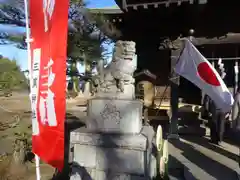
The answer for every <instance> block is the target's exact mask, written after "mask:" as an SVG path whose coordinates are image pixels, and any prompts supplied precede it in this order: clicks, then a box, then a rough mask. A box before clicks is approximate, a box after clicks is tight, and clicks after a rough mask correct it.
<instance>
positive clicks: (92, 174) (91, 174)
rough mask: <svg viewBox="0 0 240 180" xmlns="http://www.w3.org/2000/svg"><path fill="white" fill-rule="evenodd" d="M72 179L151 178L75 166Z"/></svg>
mask: <svg viewBox="0 0 240 180" xmlns="http://www.w3.org/2000/svg"><path fill="white" fill-rule="evenodd" d="M72 169H73V171H72V173H71V175H70V180H149V178H147V177H144V176H137V175H131V174H127V173H116V172H112V171H111V172H110V171H101V170H96V169H86V168H82V167H80V168H79V167H73V168H72Z"/></svg>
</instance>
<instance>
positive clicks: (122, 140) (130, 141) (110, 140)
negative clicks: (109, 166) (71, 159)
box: [70, 127, 148, 151]
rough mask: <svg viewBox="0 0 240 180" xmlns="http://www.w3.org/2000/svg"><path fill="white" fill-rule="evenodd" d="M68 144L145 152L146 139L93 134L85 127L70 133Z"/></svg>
mask: <svg viewBox="0 0 240 180" xmlns="http://www.w3.org/2000/svg"><path fill="white" fill-rule="evenodd" d="M143 129H145V128H143ZM70 142H71V144H80V145H89V146H100V147H107V148H124V149H134V150H140V151H145V150H146V149H147V147H148V144H147V137H146V135H145V134H138V135H134V134H104V133H94V132H92V131H90V130H89V129H87V128H85V127H82V128H79V129H77V130H75V131H73V132H71V136H70Z"/></svg>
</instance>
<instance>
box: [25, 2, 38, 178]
mask: <svg viewBox="0 0 240 180" xmlns="http://www.w3.org/2000/svg"><path fill="white" fill-rule="evenodd" d="M24 6H25V22H26V43H27V53H28V54H27V57H28V76H29V77H28V78H29V85H30V94H29V97H30V100H31V87H32V86H31V85H32V58H31V49H30V42H31V41H32V39H30V30H29V19H28V17H29V14H28V0H24ZM35 163H36V180H40V179H41V174H40V167H39V165H40V159H39V157H38V156H37V155H36V154H35Z"/></svg>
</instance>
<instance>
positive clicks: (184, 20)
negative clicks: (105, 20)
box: [91, 0, 240, 134]
mask: <svg viewBox="0 0 240 180" xmlns="http://www.w3.org/2000/svg"><path fill="white" fill-rule="evenodd" d="M115 1H116V4H117V5H118V6H114V7H106V8H99V9H91V11H92V12H94V13H103V14H105V15H106V16H108V17H109V19H110V20H111V21H112V22H113V23H114V24H115V26H116V27H117V28H118V29H119V30H120V31H121V37H120V38H119V39H121V40H127V41H134V42H136V51H137V52H136V53H137V56H138V63H137V65H138V67H137V72H140V71H144V70H148V71H149V72H151V73H152V74H154V75H155V76H156V80H155V81H154V82H155V85H156V86H158V87H161V88H162V89H165V88H166V87H167V86H169V88H168V89H169V91H166V92H167V95H166V96H168V97H169V98H170V104H171V109H172V119H171V120H172V121H171V132H172V133H173V134H174V133H177V122H176V121H177V111H178V100H179V98H182V99H183V101H184V102H187V103H192V104H201V99H202V92H201V91H200V89H199V88H197V87H196V86H194V85H193V84H192V83H190V82H189V81H187V80H185V79H183V78H180V77H179V76H178V75H176V74H175V73H174V72H173V67H174V66H175V64H176V61H177V58H178V56H179V54H180V49H181V43H180V40H179V38H181V37H189V38H190V37H191V40H192V42H193V44H194V45H195V46H196V47H197V48H198V49H199V51H200V52H201V53H202V54H203V55H204V56H205V57H206V58H207V59H208V60H209V61H210V62H211V63H213V64H214V65H217V61H218V59H219V58H221V59H222V60H223V63H224V66H225V71H226V74H227V75H226V78H225V79H224V81H225V82H226V84H227V86H228V87H229V88H230V89H234V88H236V86H237V83H236V81H238V78H239V75H238V74H235V73H234V66H236V67H238V62H239V59H240V58H239V54H240V24H239V23H238V22H237V21H236V19H237V17H240V11H239V7H240V1H238V0H231V1H217V0H175V1H172V0H115ZM116 40H117V39H116ZM161 88H160V89H161ZM161 92H163V90H161ZM189 92H191V93H189Z"/></svg>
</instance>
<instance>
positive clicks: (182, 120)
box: [178, 112, 206, 136]
mask: <svg viewBox="0 0 240 180" xmlns="http://www.w3.org/2000/svg"><path fill="white" fill-rule="evenodd" d="M178 125H179V127H178V129H179V134H180V135H197V136H205V134H206V128H205V126H204V121H203V120H202V119H199V113H197V112H179V120H178Z"/></svg>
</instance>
